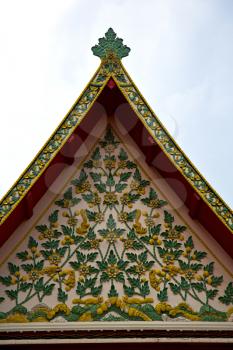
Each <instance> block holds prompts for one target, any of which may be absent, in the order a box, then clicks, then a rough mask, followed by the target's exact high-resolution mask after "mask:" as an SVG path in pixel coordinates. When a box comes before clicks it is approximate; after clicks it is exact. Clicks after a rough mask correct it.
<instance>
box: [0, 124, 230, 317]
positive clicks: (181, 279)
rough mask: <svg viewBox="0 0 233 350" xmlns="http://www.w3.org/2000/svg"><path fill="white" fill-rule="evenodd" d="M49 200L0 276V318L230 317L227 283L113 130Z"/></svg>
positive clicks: (109, 131)
mask: <svg viewBox="0 0 233 350" xmlns="http://www.w3.org/2000/svg"><path fill="white" fill-rule="evenodd" d="M54 206H55V207H54V208H53V209H52V210H51V211H50V213H49V216H48V219H47V220H45V219H44V220H43V221H42V222H41V223H40V224H39V225H37V226H36V227H35V232H34V233H33V234H32V236H31V237H30V238H29V239H28V245H27V247H26V249H24V250H22V251H19V252H17V254H16V256H17V259H15V260H14V261H13V262H8V270H9V273H8V274H7V275H1V276H0V282H1V284H2V286H3V288H1V289H2V292H1V298H0V301H1V302H2V306H3V308H2V310H4V312H3V311H2V312H0V322H30V321H45V322H46V321H47V322H48V321H53V320H56V319H57V317H58V316H60V317H62V319H63V320H64V321H65V320H66V321H90V320H93V321H98V320H108V321H110V320H145V321H151V320H167V319H169V320H170V319H181V318H182V319H186V320H207V321H209V320H211V321H226V320H228V319H229V318H230V317H231V314H232V312H233V307H230V308H228V306H230V305H233V284H232V282H229V281H224V280H223V276H222V275H218V274H216V273H215V266H214V262H212V261H210V260H209V258H208V259H207V253H206V252H205V251H202V250H200V249H198V248H197V247H196V244H195V242H194V239H193V237H192V235H191V234H190V233H189V232H188V229H187V227H186V226H184V225H182V224H181V223H180V222H177V218H175V217H174V215H173V214H172V213H171V211H170V210H169V205H168V203H167V202H166V201H165V200H164V199H163V198H161V196H160V195H159V194H158V191H157V190H155V187H154V185H152V184H151V182H150V180H149V179H148V178H147V177H146V176H145V175H144V174H143V173H142V171H141V170H140V168H139V166H138V165H137V164H136V163H135V162H134V161H133V159H131V157H130V156H129V155H128V153H127V151H126V150H125V149H124V147H122V145H121V144H120V142H119V140H118V138H117V137H116V136H115V135H114V133H113V131H112V130H111V129H108V130H107V132H106V134H105V136H104V138H103V139H102V140H100V141H99V144H98V145H97V146H96V147H95V149H94V151H93V152H92V154H91V156H90V158H89V159H87V160H86V161H85V163H84V164H83V167H82V169H81V170H80V171H79V173H78V176H76V177H75V178H73V179H72V180H71V182H70V184H69V186H68V187H67V188H66V190H65V191H64V193H63V194H62V195H61V196H60V198H58V199H57V200H56V201H55V204H54ZM220 286H221V288H220ZM222 286H223V287H224V286H225V287H224V288H223V287H222ZM3 289H4V290H3ZM223 289H225V291H221V290H223ZM50 296H52V297H53V298H52V300H53V301H52V304H54V300H56V299H57V301H58V304H56V305H53V306H51V304H50ZM216 302H217V305H221V308H220V310H217V309H216ZM9 305H11V306H10V308H9V309H8V310H6V306H7V307H8V306H9ZM29 305H30V308H29ZM224 305H225V307H224ZM227 308H228V310H227Z"/></svg>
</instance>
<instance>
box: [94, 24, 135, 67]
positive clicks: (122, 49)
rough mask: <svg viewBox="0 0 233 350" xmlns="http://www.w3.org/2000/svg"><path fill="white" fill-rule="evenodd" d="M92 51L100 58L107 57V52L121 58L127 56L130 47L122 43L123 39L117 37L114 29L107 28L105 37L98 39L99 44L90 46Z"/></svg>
mask: <svg viewBox="0 0 233 350" xmlns="http://www.w3.org/2000/svg"><path fill="white" fill-rule="evenodd" d="M92 52H93V54H94V55H95V56H98V57H100V58H101V60H102V59H104V58H106V57H108V55H109V54H114V56H115V57H117V58H119V59H122V58H123V57H126V56H128V54H129V52H130V48H129V47H127V46H126V45H123V40H122V39H120V38H117V35H116V33H115V32H114V30H113V29H112V28H109V29H108V31H107V32H106V33H105V37H104V38H100V39H99V44H98V45H95V46H93V47H92Z"/></svg>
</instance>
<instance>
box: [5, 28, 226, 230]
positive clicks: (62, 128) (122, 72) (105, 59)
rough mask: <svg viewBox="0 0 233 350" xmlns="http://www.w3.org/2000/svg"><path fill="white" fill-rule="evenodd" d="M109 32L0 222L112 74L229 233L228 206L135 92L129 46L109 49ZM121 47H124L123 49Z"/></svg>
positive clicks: (12, 193) (7, 202)
mask: <svg viewBox="0 0 233 350" xmlns="http://www.w3.org/2000/svg"><path fill="white" fill-rule="evenodd" d="M109 31H110V33H111V31H112V29H109ZM109 31H108V32H109ZM108 32H107V33H108ZM107 33H106V36H107ZM113 33H114V32H113ZM111 35H112V37H111V40H110V39H109V41H108V42H109V43H110V44H111V45H110V44H109V46H106V50H107V51H105V52H107V53H108V54H106V55H105V53H103V51H101V50H100V49H99V48H97V46H94V47H93V48H92V50H93V52H94V51H95V53H94V54H96V53H97V56H98V57H100V58H101V59H102V61H101V64H100V66H99V68H98V69H97V71H96V73H95V74H94V76H93V78H92V79H91V80H90V82H89V83H88V84H87V86H86V87H85V89H84V90H83V92H82V93H81V95H80V96H79V98H78V99H77V100H76V101H75V103H74V105H73V106H72V107H71V109H70V110H69V112H68V113H67V115H66V116H65V118H64V119H63V120H62V122H61V123H60V124H59V126H58V127H57V129H56V130H55V132H54V133H53V134H52V135H51V137H50V138H49V139H48V141H47V142H46V143H45V145H44V146H43V147H42V148H41V150H40V151H39V152H38V154H37V155H36V156H35V158H34V159H33V161H32V162H31V163H30V164H29V166H28V167H27V168H26V170H25V171H24V172H23V173H22V175H21V176H20V177H19V178H18V180H17V181H16V182H15V183H14V185H13V186H12V187H11V188H10V190H9V191H8V192H7V193H6V195H5V196H4V197H3V198H2V200H1V201H0V224H2V223H3V222H4V221H5V220H6V219H7V217H8V216H9V215H10V213H11V212H12V211H13V210H14V208H15V207H16V206H17V205H18V204H19V203H20V202H21V200H22V199H23V198H24V197H25V196H26V194H27V193H28V192H29V190H30V188H31V187H32V186H33V185H34V183H35V182H36V181H37V179H38V178H39V177H40V176H41V175H42V174H43V172H44V171H45V170H46V168H47V167H48V166H49V164H50V162H51V161H52V160H53V158H54V157H55V156H56V155H57V154H58V152H59V150H60V149H61V148H62V147H63V146H64V144H65V143H66V141H67V140H68V138H69V137H70V136H71V134H72V133H73V132H74V130H75V129H76V128H77V126H78V125H79V124H80V123H81V121H82V120H83V118H84V117H85V116H86V114H87V112H88V111H89V110H90V108H91V107H92V105H93V104H94V102H95V101H96V99H97V97H98V96H99V95H100V93H101V91H102V90H103V88H104V87H105V85H106V84H107V82H108V80H109V78H110V77H112V78H113V79H114V81H115V82H116V84H117V86H118V88H119V89H120V91H121V92H122V94H123V95H124V96H125V98H126V100H127V101H128V103H129V104H130V106H131V107H132V109H133V110H134V111H135V113H136V115H137V116H138V117H139V119H140V120H141V122H142V123H143V125H144V126H145V127H146V129H147V130H148V132H149V133H150V134H151V136H152V137H153V138H154V140H155V141H156V142H157V144H158V145H159V146H160V148H161V149H162V150H163V152H164V153H165V154H166V156H167V157H168V158H169V160H171V162H172V163H173V164H174V166H175V167H176V168H177V170H178V171H179V172H180V173H181V174H182V175H183V176H184V177H185V178H186V180H187V181H188V182H189V183H190V184H191V186H192V187H193V188H194V190H195V191H196V192H197V194H198V195H199V196H200V197H201V198H202V199H203V200H204V202H205V203H206V204H207V205H208V206H209V207H210V208H211V210H212V211H213V212H214V213H215V215H217V217H218V218H219V219H220V220H221V221H222V222H223V223H224V225H225V226H226V227H227V228H228V229H229V230H230V231H231V232H232V233H233V214H232V210H231V209H230V208H229V207H228V205H227V204H226V203H225V202H224V201H223V199H222V198H221V197H220V196H219V195H218V194H217V193H216V192H215V190H213V189H212V187H211V186H210V185H209V183H208V182H207V181H206V179H205V178H204V176H202V175H201V174H200V172H199V171H198V170H197V169H196V168H195V166H194V165H193V164H192V162H191V161H190V160H189V159H188V157H187V156H186V155H185V153H184V152H183V151H182V149H181V148H180V147H179V146H178V145H177V144H176V142H175V140H174V139H173V138H172V136H171V135H170V134H169V132H168V131H167V130H166V128H165V127H164V126H163V124H162V123H161V121H160V120H159V119H158V117H157V116H156V115H155V113H154V112H153V110H152V108H151V107H150V106H149V104H148V103H147V102H146V100H145V99H144V97H143V96H142V94H141V93H140V92H139V90H138V88H137V87H136V85H135V83H134V82H133V80H132V79H131V77H130V76H129V74H128V73H127V71H126V69H125V68H124V66H123V65H122V63H121V61H120V59H121V58H122V57H125V56H127V54H128V52H129V50H130V49H129V48H127V47H126V46H123V48H124V49H122V50H123V51H122V50H120V51H114V50H115V49H114V50H112V51H110V50H108V48H109V47H115V46H114V45H115V44H114V45H113V42H114V43H115V41H114V40H118V39H116V34H115V33H114V35H113V34H111ZM102 39H104V38H102ZM100 40H101V39H100ZM119 40H120V42H119V41H117V43H119V45H120V43H121V44H122V39H119ZM101 42H102V41H101ZM122 45H123V44H122ZM117 48H118V49H119V46H117ZM125 48H127V50H126V49H125ZM126 52H127V54H126ZM100 55H101V56H100Z"/></svg>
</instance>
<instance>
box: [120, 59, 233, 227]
mask: <svg viewBox="0 0 233 350" xmlns="http://www.w3.org/2000/svg"><path fill="white" fill-rule="evenodd" d="M120 64H121V68H122V74H120V76H121V78H120V79H118V77H119V74H118V75H114V78H115V79H114V80H115V82H116V84H117V86H118V87H119V89H120V91H121V92H122V94H123V95H124V96H125V98H126V100H127V102H128V103H129V105H130V106H131V108H132V109H133V110H134V112H135V113H136V115H137V116H138V117H139V119H140V120H141V122H142V123H143V125H144V126H145V128H146V129H147V131H148V132H149V133H150V135H151V136H152V137H153V139H154V140H155V142H156V143H157V144H158V146H159V147H160V148H161V149H162V151H163V152H164V153H165V154H166V155H167V157H168V158H169V160H171V162H172V163H173V164H174V166H175V167H176V169H177V170H178V171H179V172H180V173H181V174H182V175H183V176H184V177H185V179H186V180H187V181H188V182H189V183H190V184H191V186H192V187H193V188H194V190H195V191H196V192H197V193H198V195H199V196H200V197H201V198H202V199H203V200H204V202H205V203H206V204H207V205H208V206H209V207H210V209H212V211H213V212H214V213H215V215H217V216H218V218H219V219H220V220H221V221H222V222H223V223H224V224H225V226H226V227H227V228H228V229H230V231H231V232H232V233H233V214H232V210H231V209H230V208H229V207H228V205H227V204H226V203H225V202H224V201H223V199H222V198H221V197H220V196H219V194H217V193H216V191H215V190H214V189H213V188H212V187H211V185H210V184H209V183H208V181H207V180H206V179H205V178H204V176H202V175H201V174H200V172H199V171H198V170H197V169H196V168H195V166H194V165H193V164H192V162H191V161H190V160H189V158H188V157H187V156H186V155H185V153H184V152H183V150H182V149H181V148H180V147H179V145H177V144H176V142H175V140H174V139H173V138H172V136H171V135H170V134H169V132H168V131H167V130H166V128H165V127H164V125H163V124H162V123H161V121H160V120H159V119H158V117H157V115H156V114H155V113H154V112H153V110H152V108H151V107H150V106H149V104H148V103H147V102H146V101H145V98H144V97H143V96H142V94H141V93H140V92H139V90H138V88H137V87H136V85H135V83H134V82H133V80H132V79H131V77H130V76H129V74H128V72H127V71H126V69H125V68H124V66H123V65H122V63H121V62H120ZM123 75H124V78H125V79H124V80H125V82H122V80H123V78H122V76H123Z"/></svg>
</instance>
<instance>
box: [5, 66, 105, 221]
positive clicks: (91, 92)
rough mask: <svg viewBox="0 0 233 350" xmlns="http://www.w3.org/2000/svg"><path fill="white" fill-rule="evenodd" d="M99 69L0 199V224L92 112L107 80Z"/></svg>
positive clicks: (100, 68) (99, 68)
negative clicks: (102, 77)
mask: <svg viewBox="0 0 233 350" xmlns="http://www.w3.org/2000/svg"><path fill="white" fill-rule="evenodd" d="M101 70H102V65H100V66H99V67H98V69H97V71H96V72H95V74H94V76H93V77H92V79H91V80H90V82H89V83H88V84H87V86H86V87H85V88H84V90H83V91H82V93H81V94H80V96H79V97H78V99H77V100H76V101H75V103H74V104H73V106H72V107H71V109H70V110H69V111H68V113H67V114H66V116H65V117H64V119H63V120H62V122H61V123H60V124H59V126H58V127H57V129H56V130H55V131H54V133H53V134H52V135H51V137H50V138H49V139H48V140H47V141H46V143H45V144H44V146H42V148H41V149H40V151H39V152H38V153H37V155H36V156H35V157H34V159H33V160H32V162H31V163H30V164H29V166H28V167H27V168H26V169H25V170H24V172H23V173H22V174H21V175H20V176H19V178H18V179H17V180H16V182H15V183H14V184H13V186H12V187H11V188H10V190H9V191H8V192H7V193H6V194H5V195H4V196H3V197H2V199H1V200H0V225H2V224H3V222H4V221H5V220H6V219H7V218H8V216H9V215H10V214H11V212H12V211H13V210H14V209H15V207H16V206H17V205H18V204H19V203H20V202H21V200H22V199H23V198H24V197H25V196H26V194H27V193H28V192H29V190H30V188H31V187H32V186H33V185H34V184H35V182H36V181H37V180H38V178H39V177H40V176H41V175H42V174H43V173H44V171H45V170H46V168H47V167H48V166H49V164H50V163H51V161H52V160H53V159H54V157H55V156H56V155H57V154H58V152H59V151H60V149H61V148H62V147H63V146H64V145H65V143H66V141H67V140H68V138H69V137H70V136H71V135H72V133H73V132H74V130H75V129H76V128H77V127H78V125H79V124H80V123H81V121H82V120H83V118H84V117H85V115H86V114H87V113H88V111H89V110H90V109H91V107H92V105H93V104H94V102H95V101H96V99H97V97H98V96H99V95H100V93H101V91H102V90H103V88H104V87H105V85H106V83H107V80H108V76H106V77H105V80H104V81H103V80H102V79H99V75H101Z"/></svg>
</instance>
